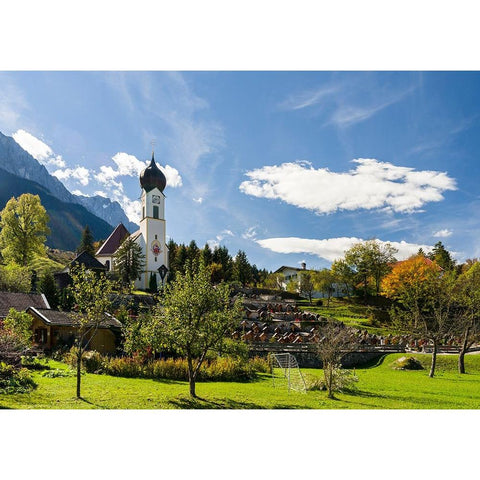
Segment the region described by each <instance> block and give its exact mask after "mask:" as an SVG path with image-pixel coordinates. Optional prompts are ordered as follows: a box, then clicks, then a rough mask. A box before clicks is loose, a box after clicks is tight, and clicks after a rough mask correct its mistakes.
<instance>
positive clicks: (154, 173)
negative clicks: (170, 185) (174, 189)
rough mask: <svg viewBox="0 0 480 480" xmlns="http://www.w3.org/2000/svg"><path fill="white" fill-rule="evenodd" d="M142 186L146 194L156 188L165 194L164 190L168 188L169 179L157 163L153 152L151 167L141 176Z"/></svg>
mask: <svg viewBox="0 0 480 480" xmlns="http://www.w3.org/2000/svg"><path fill="white" fill-rule="evenodd" d="M140 186H141V187H142V188H143V189H144V190H145V191H146V192H149V191H150V190H153V189H154V188H155V187H156V188H158V189H159V190H160V191H161V192H163V190H164V189H165V187H166V186H167V179H166V178H165V175H164V174H163V172H162V171H161V170H160V169H159V168H158V167H157V164H156V163H155V156H154V152H153V150H152V160H151V161H150V165H149V166H148V167H147V168H146V169H145V170H144V171H143V172H142V173H141V174H140Z"/></svg>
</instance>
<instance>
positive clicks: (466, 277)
mask: <svg viewBox="0 0 480 480" xmlns="http://www.w3.org/2000/svg"><path fill="white" fill-rule="evenodd" d="M456 300H457V302H458V304H459V310H460V312H459V313H460V315H459V322H458V324H457V325H456V327H457V331H458V332H459V333H461V334H463V341H462V346H461V348H460V353H459V355H458V373H465V354H466V353H467V352H468V350H469V348H470V347H471V346H472V345H473V344H474V343H475V342H476V341H478V338H479V336H480V321H479V320H480V263H479V262H478V261H477V262H475V263H473V264H471V266H470V268H469V269H468V270H466V271H465V272H464V273H462V274H461V275H460V276H459V277H458V279H457V285H456Z"/></svg>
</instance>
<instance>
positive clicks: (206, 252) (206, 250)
mask: <svg viewBox="0 0 480 480" xmlns="http://www.w3.org/2000/svg"><path fill="white" fill-rule="evenodd" d="M201 256H202V260H203V264H204V265H205V266H207V265H210V264H211V263H212V261H213V254H212V250H211V249H210V245H209V244H208V243H206V244H205V246H204V247H203V250H202V252H201Z"/></svg>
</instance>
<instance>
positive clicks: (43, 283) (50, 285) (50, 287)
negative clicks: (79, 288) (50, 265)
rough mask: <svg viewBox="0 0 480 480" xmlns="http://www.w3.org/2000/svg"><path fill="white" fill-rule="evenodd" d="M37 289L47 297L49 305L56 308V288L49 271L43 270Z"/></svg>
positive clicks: (57, 297)
mask: <svg viewBox="0 0 480 480" xmlns="http://www.w3.org/2000/svg"><path fill="white" fill-rule="evenodd" d="M39 289H40V292H41V293H43V294H44V295H45V297H47V300H48V304H49V305H50V307H51V308H53V309H55V308H57V307H58V304H59V301H60V300H59V295H58V289H57V286H56V285H55V279H54V278H53V275H52V273H51V272H48V271H47V272H44V274H43V275H42V276H41V277H40V285H39Z"/></svg>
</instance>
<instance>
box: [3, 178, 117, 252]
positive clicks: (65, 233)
mask: <svg viewBox="0 0 480 480" xmlns="http://www.w3.org/2000/svg"><path fill="white" fill-rule="evenodd" d="M22 193H32V194H34V195H39V196H40V199H41V202H42V205H43V206H44V207H45V209H46V210H47V213H48V215H49V217H50V222H49V224H48V226H49V227H50V230H51V233H50V235H49V236H48V237H47V245H48V246H49V247H50V248H57V249H60V250H75V249H76V248H77V246H78V244H79V242H80V238H81V235H82V230H83V229H84V227H85V225H88V226H89V227H90V230H91V231H92V234H93V236H94V238H95V240H100V239H105V238H107V237H108V236H109V235H110V233H112V230H113V228H112V226H111V225H109V224H108V223H107V222H105V221H104V220H102V219H100V218H99V217H97V216H95V215H94V214H93V213H90V212H89V211H88V210H87V209H86V208H85V207H83V206H81V205H78V204H76V203H70V202H63V201H60V200H59V199H58V198H56V197H54V196H53V195H52V194H51V193H50V192H49V191H48V190H47V189H46V188H45V187H43V186H41V185H39V184H38V183H36V182H34V181H31V180H27V179H25V178H20V177H17V176H16V175H12V174H11V173H8V172H6V171H5V170H3V169H0V209H3V208H4V207H5V204H6V203H7V202H8V200H10V198H11V197H12V196H13V197H18V196H19V195H21V194H22Z"/></svg>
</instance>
